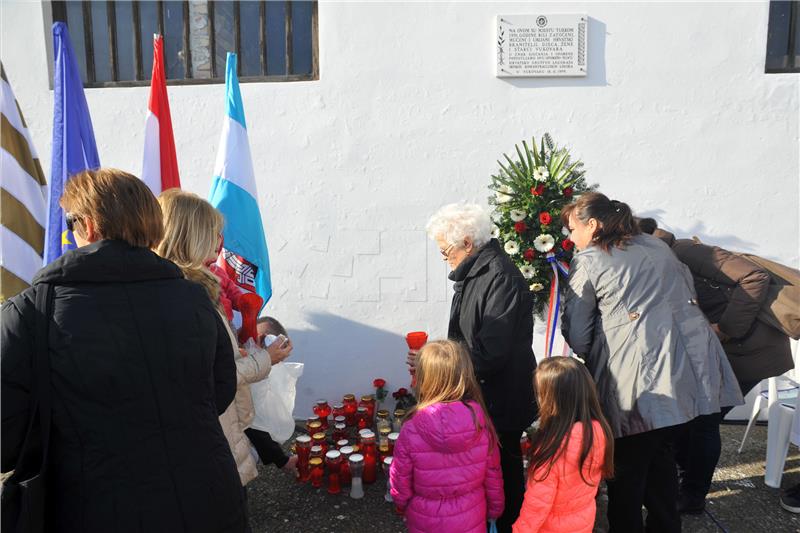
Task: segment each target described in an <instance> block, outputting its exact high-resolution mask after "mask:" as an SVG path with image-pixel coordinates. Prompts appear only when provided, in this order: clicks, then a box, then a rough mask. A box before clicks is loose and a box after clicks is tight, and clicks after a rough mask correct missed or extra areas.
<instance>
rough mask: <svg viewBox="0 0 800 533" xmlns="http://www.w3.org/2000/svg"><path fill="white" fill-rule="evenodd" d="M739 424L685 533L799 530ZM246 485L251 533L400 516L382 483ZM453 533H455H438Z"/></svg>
mask: <svg viewBox="0 0 800 533" xmlns="http://www.w3.org/2000/svg"><path fill="white" fill-rule="evenodd" d="M743 433H744V426H737V425H726V426H723V427H722V438H723V449H722V458H721V459H720V464H719V466H718V468H717V472H716V474H715V475H714V482H713V485H712V488H711V493H710V494H709V502H708V506H707V508H708V513H707V514H704V515H701V516H696V517H695V516H690V517H684V520H683V531H684V532H685V533H724V532H728V533H761V532H764V533H767V532H768V533H790V532H791V533H800V515H794V514H791V513H788V512H786V511H784V510H783V509H782V508H781V507H780V504H779V503H778V498H779V496H780V491H778V490H777V489H772V488H769V487H767V486H766V485H765V484H764V457H765V452H766V442H767V428H766V427H762V426H758V427H756V428H754V430H753V432H752V433H751V436H750V437H749V439H748V441H747V444H746V445H745V449H744V451H743V452H742V453H741V454H738V453H736V450H737V448H738V447H739V443H740V442H741V437H742V435H743ZM259 468H260V475H259V477H258V478H257V479H256V480H255V481H253V482H252V483H251V484H250V485H249V486H248V502H249V511H250V523H251V526H252V529H253V532H254V533H266V532H269V533H282V532H285V533H323V532H331V533H332V532H336V533H373V532H381V533H393V532H398V533H402V532H404V531H406V529H405V527H404V525H403V521H402V518H401V517H399V516H397V515H396V514H394V512H393V507H392V505H391V504H389V503H386V502H385V501H384V500H383V495H384V491H385V487H386V485H385V478H384V477H383V475H379V476H378V481H377V483H376V484H375V485H371V486H368V487H367V488H366V491H365V492H366V496H365V497H364V499H362V500H353V499H351V498H350V497H348V496H347V495H344V494H342V495H338V496H331V495H329V494H328V493H327V492H326V491H325V489H324V488H323V489H313V488H312V487H311V486H310V485H307V484H303V485H300V484H298V483H296V482H295V481H294V480H293V479H290V478H289V476H287V475H286V474H284V473H283V472H282V471H280V470H278V469H276V468H275V467H273V466H269V467H263V466H262V467H259ZM796 483H800V452H799V451H798V449H797V448H796V447H794V446H791V447H790V450H789V457H788V458H787V460H786V468H785V471H784V476H783V483H782V485H783V487H784V488H785V487H788V486H790V485H794V484H796ZM605 506H606V502H605V498H604V496H603V495H601V496H600V498H599V501H598V513H597V525H596V527H595V531H596V532H598V533H604V532H605V531H607V528H608V524H607V521H606V519H605ZM441 533H457V532H441Z"/></svg>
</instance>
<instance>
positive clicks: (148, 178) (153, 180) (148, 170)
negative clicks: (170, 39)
mask: <svg viewBox="0 0 800 533" xmlns="http://www.w3.org/2000/svg"><path fill="white" fill-rule="evenodd" d="M166 78H167V76H166V74H165V71H164V37H162V36H161V35H153V78H152V80H151V81H150V101H149V102H148V104H147V120H145V123H144V162H143V163H142V181H144V182H145V183H146V184H147V186H148V187H150V190H151V191H153V194H155V195H156V196H158V195H159V194H160V193H161V191H166V190H167V189H171V188H173V187H178V188H180V186H181V180H180V177H179V176H178V158H177V157H176V156H175V139H174V137H173V136H172V117H170V114H169V100H168V99H167V80H166Z"/></svg>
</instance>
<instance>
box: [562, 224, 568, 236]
mask: <svg viewBox="0 0 800 533" xmlns="http://www.w3.org/2000/svg"><path fill="white" fill-rule="evenodd" d="M561 235H563V236H564V237H569V228H568V227H566V226H562V227H561Z"/></svg>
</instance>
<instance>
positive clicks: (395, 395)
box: [392, 391, 400, 400]
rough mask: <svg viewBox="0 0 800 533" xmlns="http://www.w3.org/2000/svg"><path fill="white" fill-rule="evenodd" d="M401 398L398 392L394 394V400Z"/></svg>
mask: <svg viewBox="0 0 800 533" xmlns="http://www.w3.org/2000/svg"><path fill="white" fill-rule="evenodd" d="M399 397H400V396H399V395H398V394H397V391H395V392H393V393H392V398H394V399H395V400H396V399H398V398H399Z"/></svg>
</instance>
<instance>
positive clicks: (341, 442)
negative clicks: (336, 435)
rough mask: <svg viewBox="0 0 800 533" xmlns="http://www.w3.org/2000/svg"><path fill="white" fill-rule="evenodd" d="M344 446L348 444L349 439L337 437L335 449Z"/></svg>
mask: <svg viewBox="0 0 800 533" xmlns="http://www.w3.org/2000/svg"><path fill="white" fill-rule="evenodd" d="M345 446H350V441H349V440H347V439H339V440H337V441H336V449H337V450H339V451H341V449H342V448H344V447H345Z"/></svg>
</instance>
